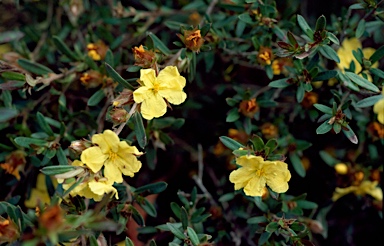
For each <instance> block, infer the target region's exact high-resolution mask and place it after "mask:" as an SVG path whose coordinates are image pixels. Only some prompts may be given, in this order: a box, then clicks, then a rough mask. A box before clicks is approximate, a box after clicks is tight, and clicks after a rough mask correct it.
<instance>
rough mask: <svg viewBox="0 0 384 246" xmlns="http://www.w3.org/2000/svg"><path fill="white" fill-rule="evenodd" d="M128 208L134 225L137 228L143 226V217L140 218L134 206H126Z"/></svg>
mask: <svg viewBox="0 0 384 246" xmlns="http://www.w3.org/2000/svg"><path fill="white" fill-rule="evenodd" d="M128 207H129V210H130V211H131V212H132V218H133V220H134V221H136V223H137V224H138V225H139V226H145V222H144V219H143V216H141V214H140V213H139V211H137V209H136V208H135V207H134V206H132V205H128Z"/></svg>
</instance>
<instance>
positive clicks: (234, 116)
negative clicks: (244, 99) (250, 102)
mask: <svg viewBox="0 0 384 246" xmlns="http://www.w3.org/2000/svg"><path fill="white" fill-rule="evenodd" d="M239 118H240V114H239V110H238V109H237V108H233V109H231V110H230V111H229V112H228V115H227V118H226V119H225V121H226V122H235V121H236V120H238V119H239Z"/></svg>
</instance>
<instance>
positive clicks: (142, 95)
mask: <svg viewBox="0 0 384 246" xmlns="http://www.w3.org/2000/svg"><path fill="white" fill-rule="evenodd" d="M153 95H154V94H153V90H152V89H151V88H149V87H146V86H142V87H139V88H138V89H136V90H135V91H134V92H133V100H134V101H135V103H141V102H143V101H144V100H146V99H148V98H150V97H153Z"/></svg>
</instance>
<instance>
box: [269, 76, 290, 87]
mask: <svg viewBox="0 0 384 246" xmlns="http://www.w3.org/2000/svg"><path fill="white" fill-rule="evenodd" d="M287 80H288V79H287V78H284V79H278V80H274V81H272V82H271V83H269V85H268V86H270V87H273V88H285V87H288V86H290V85H291V84H289V83H288V82H287Z"/></svg>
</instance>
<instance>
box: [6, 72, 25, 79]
mask: <svg viewBox="0 0 384 246" xmlns="http://www.w3.org/2000/svg"><path fill="white" fill-rule="evenodd" d="M1 76H2V77H3V78H5V79H7V80H17V81H25V75H24V74H22V73H15V72H2V73H1Z"/></svg>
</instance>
